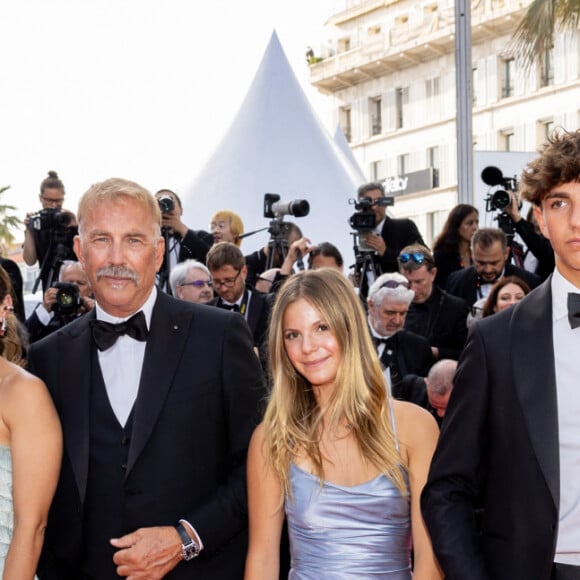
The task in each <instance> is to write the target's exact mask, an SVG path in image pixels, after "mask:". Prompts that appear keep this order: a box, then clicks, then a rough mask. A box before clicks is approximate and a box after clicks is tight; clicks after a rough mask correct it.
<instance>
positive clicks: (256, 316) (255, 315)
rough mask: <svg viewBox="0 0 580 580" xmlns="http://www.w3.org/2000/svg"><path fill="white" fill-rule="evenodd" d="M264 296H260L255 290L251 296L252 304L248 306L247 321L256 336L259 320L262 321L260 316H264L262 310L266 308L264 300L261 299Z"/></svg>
mask: <svg viewBox="0 0 580 580" xmlns="http://www.w3.org/2000/svg"><path fill="white" fill-rule="evenodd" d="M261 298H262V297H261V296H259V295H258V294H257V293H256V292H255V291H253V292H252V295H251V297H250V304H249V308H248V318H247V320H246V321H247V323H248V326H249V327H250V331H251V332H252V335H254V336H255V331H256V328H257V326H258V322H259V321H260V316H262V310H263V309H264V301H263V300H262V299H261Z"/></svg>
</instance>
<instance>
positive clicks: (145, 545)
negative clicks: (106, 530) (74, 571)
mask: <svg viewBox="0 0 580 580" xmlns="http://www.w3.org/2000/svg"><path fill="white" fill-rule="evenodd" d="M111 545H112V546H114V547H115V548H118V551H117V552H115V555H114V556H113V562H114V563H115V564H116V566H117V574H118V575H119V576H124V577H126V578H127V579H128V580H160V579H161V578H164V577H165V575H166V574H169V572H171V570H173V568H175V566H177V564H179V562H181V560H182V558H181V539H180V537H179V534H178V533H177V530H176V529H175V528H174V527H172V526H163V527H155V528H140V529H138V530H137V531H135V532H133V533H131V534H127V535H126V536H123V537H122V538H113V539H112V540H111Z"/></svg>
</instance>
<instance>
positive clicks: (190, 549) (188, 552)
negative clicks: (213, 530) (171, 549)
mask: <svg viewBox="0 0 580 580" xmlns="http://www.w3.org/2000/svg"><path fill="white" fill-rule="evenodd" d="M175 529H176V530H177V533H178V534H179V537H180V538H181V555H182V557H183V559H184V560H191V559H192V558H195V557H197V556H198V555H199V552H200V548H199V544H198V543H197V542H196V541H195V540H194V539H193V538H192V537H191V536H190V535H189V534H188V533H187V530H186V529H185V526H184V525H183V524H177V525H176V526H175Z"/></svg>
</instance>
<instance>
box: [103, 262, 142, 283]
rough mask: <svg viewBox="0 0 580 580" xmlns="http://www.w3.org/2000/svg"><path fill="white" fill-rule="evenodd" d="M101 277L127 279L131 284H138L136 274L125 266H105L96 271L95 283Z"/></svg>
mask: <svg viewBox="0 0 580 580" xmlns="http://www.w3.org/2000/svg"><path fill="white" fill-rule="evenodd" d="M103 276H108V277H112V278H129V280H131V281H132V282H135V284H137V283H138V282H139V276H138V275H137V272H135V271H134V270H131V269H130V268H127V267H126V266H105V267H103V268H99V269H98V270H97V281H98V280H100V279H101V278H102V277H103Z"/></svg>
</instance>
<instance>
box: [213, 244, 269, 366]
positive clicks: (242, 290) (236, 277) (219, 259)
mask: <svg viewBox="0 0 580 580" xmlns="http://www.w3.org/2000/svg"><path fill="white" fill-rule="evenodd" d="M207 267H208V269H209V271H210V273H211V277H212V280H213V287H214V289H215V291H216V294H217V295H218V297H217V298H214V300H212V301H211V302H209V304H210V305H212V306H217V307H218V308H224V309H226V310H232V311H235V312H239V313H240V314H241V315H242V316H243V317H244V318H245V319H246V322H247V323H248V326H249V327H250V331H251V333H252V335H253V337H254V345H255V346H256V348H257V349H258V350H259V352H260V353H263V350H264V348H265V342H266V337H267V333H268V319H269V317H270V308H271V300H272V297H271V295H269V294H262V293H261V292H257V291H256V290H252V289H251V288H248V287H246V276H247V273H248V270H247V268H246V262H245V258H244V255H243V254H242V251H241V250H240V249H239V248H238V247H237V246H236V245H235V244H232V243H231V242H218V243H217V244H214V245H213V246H212V248H211V250H210V251H209V252H208V254H207ZM264 362H265V361H264Z"/></svg>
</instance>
